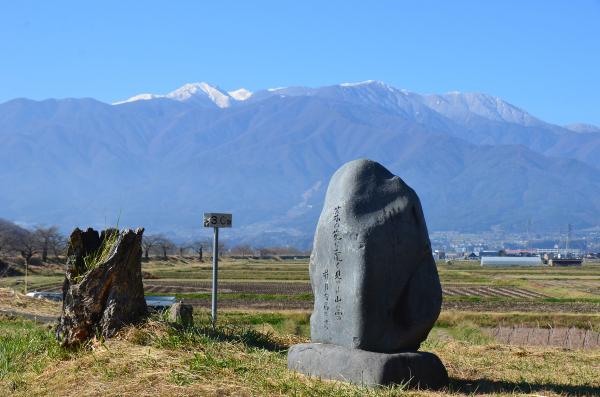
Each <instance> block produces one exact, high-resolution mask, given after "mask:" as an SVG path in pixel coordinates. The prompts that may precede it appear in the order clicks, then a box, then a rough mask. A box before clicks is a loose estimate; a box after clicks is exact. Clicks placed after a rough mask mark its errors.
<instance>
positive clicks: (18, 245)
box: [12, 232, 40, 266]
mask: <svg viewBox="0 0 600 397" xmlns="http://www.w3.org/2000/svg"><path fill="white" fill-rule="evenodd" d="M39 247H40V240H39V238H38V236H37V235H36V234H35V233H31V232H28V233H26V234H23V235H20V236H16V238H15V239H14V240H13V247H12V248H13V250H15V251H17V252H18V253H19V254H20V255H21V257H22V258H23V259H25V264H26V265H27V266H29V265H30V264H31V258H33V256H34V255H36V254H37V253H38V252H39V251H40V249H39Z"/></svg>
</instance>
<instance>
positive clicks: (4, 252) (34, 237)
mask: <svg viewBox="0 0 600 397" xmlns="http://www.w3.org/2000/svg"><path fill="white" fill-rule="evenodd" d="M67 244H68V239H67V237H66V236H64V235H63V234H61V233H60V231H59V229H58V228H57V227H56V226H49V227H45V226H38V227H35V228H34V229H33V230H27V229H24V228H21V227H19V226H17V225H15V224H13V223H11V222H8V221H4V220H2V219H0V256H20V257H22V258H23V259H24V260H25V262H26V264H27V265H29V264H30V263H31V260H32V258H33V257H34V256H39V257H40V259H41V261H42V262H48V259H49V256H52V257H53V258H55V259H59V257H61V256H64V255H65V254H66V248H67ZM142 250H143V257H144V258H145V259H149V258H150V256H158V257H162V258H167V257H168V256H169V255H179V256H181V257H183V256H196V257H197V258H198V259H199V260H203V259H204V256H205V255H207V256H211V255H212V241H211V240H210V239H204V240H196V241H192V242H189V243H176V242H174V241H173V240H171V239H169V238H168V237H166V236H165V235H162V234H148V235H145V236H144V238H143V241H142ZM223 254H230V255H238V256H266V255H301V254H303V252H301V251H299V250H297V249H295V248H290V247H269V248H253V247H251V246H250V245H247V244H242V245H235V246H232V247H231V248H229V247H228V246H227V243H226V242H219V255H223Z"/></svg>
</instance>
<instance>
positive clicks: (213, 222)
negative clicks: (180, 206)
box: [204, 212, 232, 227]
mask: <svg viewBox="0 0 600 397" xmlns="http://www.w3.org/2000/svg"><path fill="white" fill-rule="evenodd" d="M231 220H232V217H231V214H220V213H216V212H205V213H204V227H231Z"/></svg>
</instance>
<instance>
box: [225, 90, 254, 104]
mask: <svg viewBox="0 0 600 397" xmlns="http://www.w3.org/2000/svg"><path fill="white" fill-rule="evenodd" d="M228 94H229V96H230V97H232V98H233V99H235V100H236V101H245V100H246V99H248V98H250V97H251V96H252V92H251V91H248V90H247V89H245V88H240V89H238V90H235V91H229V92H228Z"/></svg>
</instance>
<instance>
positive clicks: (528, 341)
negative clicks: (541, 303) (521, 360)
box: [483, 327, 600, 349]
mask: <svg viewBox="0 0 600 397" xmlns="http://www.w3.org/2000/svg"><path fill="white" fill-rule="evenodd" d="M483 331H484V332H485V333H486V334H488V335H490V336H492V337H494V338H495V339H496V340H497V341H498V342H500V343H503V344H507V345H517V346H556V347H562V348H565V349H596V348H598V347H600V333H598V332H595V331H593V330H590V329H581V328H574V327H573V328H531V327H496V328H485V329H484V330H483Z"/></svg>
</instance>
